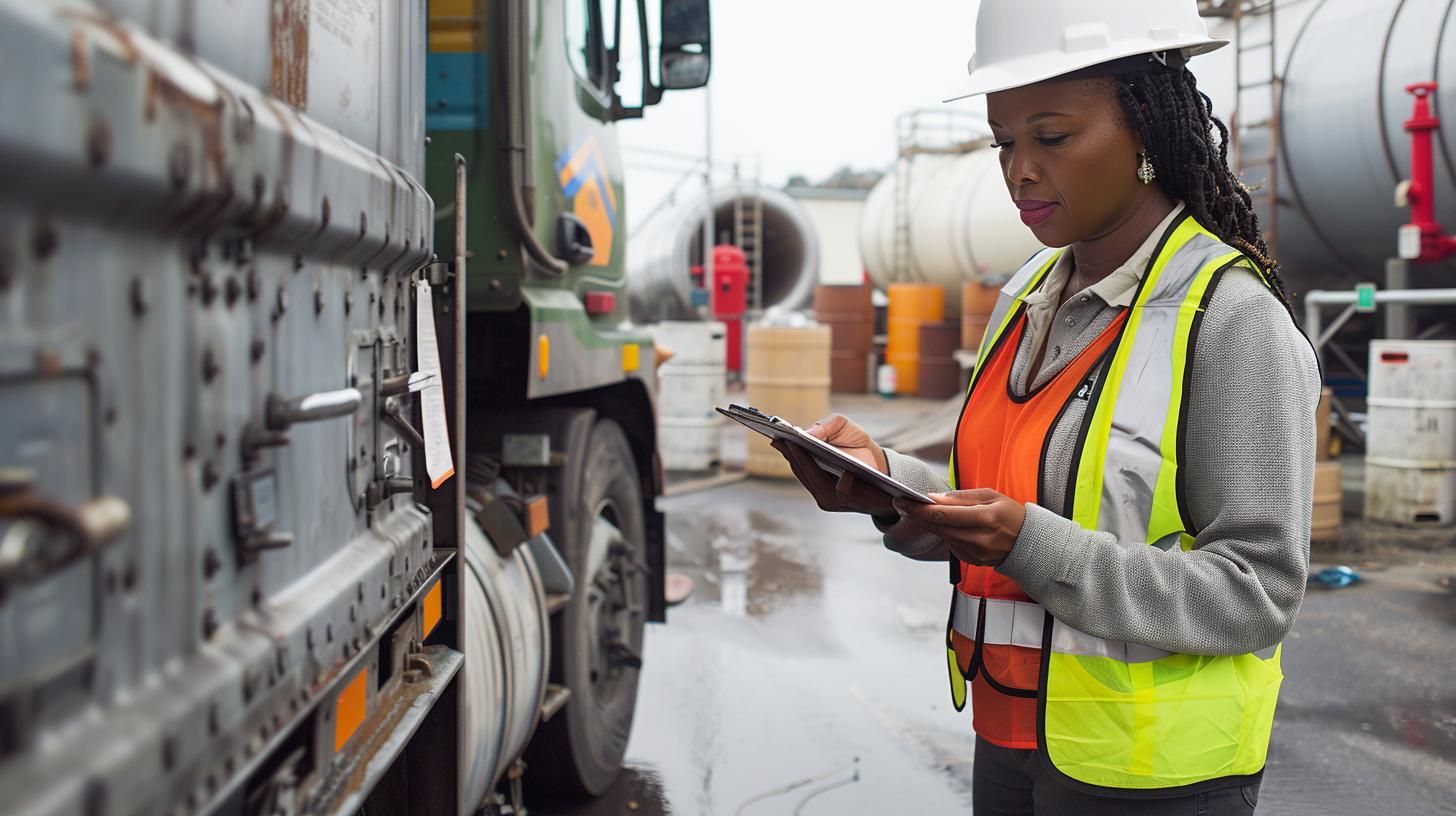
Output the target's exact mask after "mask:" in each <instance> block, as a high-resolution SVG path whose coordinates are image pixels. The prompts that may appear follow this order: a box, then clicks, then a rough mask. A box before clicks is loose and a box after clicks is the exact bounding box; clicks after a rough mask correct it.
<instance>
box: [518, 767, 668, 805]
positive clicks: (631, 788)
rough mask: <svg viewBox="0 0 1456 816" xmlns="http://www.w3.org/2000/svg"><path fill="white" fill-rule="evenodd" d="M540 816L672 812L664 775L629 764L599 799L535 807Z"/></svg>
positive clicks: (651, 769)
mask: <svg viewBox="0 0 1456 816" xmlns="http://www.w3.org/2000/svg"><path fill="white" fill-rule="evenodd" d="M531 812H532V813H535V814H538V816H618V814H622V815H623V816H626V815H627V814H630V816H665V815H666V814H670V813H672V809H671V808H670V807H669V806H668V804H667V795H666V794H665V793H664V792H663V788H662V776H661V775H660V774H659V773H658V772H657V770H656V769H654V768H653V767H652V766H650V765H628V766H627V767H625V768H623V769H622V773H621V774H620V775H619V776H618V777H617V781H616V782H615V783H613V784H612V786H611V787H610V788H608V789H607V792H606V793H604V794H602V795H601V796H600V797H598V798H596V799H593V800H589V801H586V802H579V803H574V804H545V805H533V806H532V807H531Z"/></svg>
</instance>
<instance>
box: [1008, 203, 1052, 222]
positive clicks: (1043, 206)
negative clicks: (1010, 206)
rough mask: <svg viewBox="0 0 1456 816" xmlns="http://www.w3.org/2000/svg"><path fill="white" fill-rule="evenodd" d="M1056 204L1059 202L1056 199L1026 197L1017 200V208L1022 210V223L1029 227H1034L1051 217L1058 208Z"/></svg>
mask: <svg viewBox="0 0 1456 816" xmlns="http://www.w3.org/2000/svg"><path fill="white" fill-rule="evenodd" d="M1056 206H1057V203H1056V202H1055V201H1036V200H1033V199H1026V200H1023V201H1018V202H1016V208H1017V209H1019V210H1021V223H1023V224H1025V225H1027V226H1028V227H1034V226H1036V225H1037V224H1040V223H1041V222H1043V221H1045V220H1047V219H1048V218H1051V217H1052V211H1053V210H1055V209H1056Z"/></svg>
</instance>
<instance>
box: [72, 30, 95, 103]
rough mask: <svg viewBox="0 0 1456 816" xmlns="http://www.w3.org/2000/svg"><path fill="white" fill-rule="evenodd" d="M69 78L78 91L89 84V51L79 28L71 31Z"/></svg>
mask: <svg viewBox="0 0 1456 816" xmlns="http://www.w3.org/2000/svg"><path fill="white" fill-rule="evenodd" d="M71 79H72V81H73V84H74V85H75V88H76V90H78V91H84V90H86V88H87V87H89V86H90V85H91V52H90V50H89V49H88V48H87V46H86V35H85V34H82V33H81V32H80V31H79V30H77V31H72V32H71Z"/></svg>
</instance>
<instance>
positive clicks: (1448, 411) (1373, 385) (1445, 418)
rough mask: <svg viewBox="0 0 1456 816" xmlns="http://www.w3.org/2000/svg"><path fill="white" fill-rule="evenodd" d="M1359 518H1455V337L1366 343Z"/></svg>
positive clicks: (1425, 521) (1445, 522)
mask: <svg viewBox="0 0 1456 816" xmlns="http://www.w3.org/2000/svg"><path fill="white" fill-rule="evenodd" d="M1369 405H1370V413H1369V431H1368V433H1367V435H1366V445H1365V450H1366V456H1365V517H1366V518H1368V519H1371V520H1373V521H1384V522H1390V523H1394V524H1406V525H1419V526H1449V525H1452V524H1456V341H1450V340H1377V341H1375V342H1373V343H1371V344H1370V396H1369Z"/></svg>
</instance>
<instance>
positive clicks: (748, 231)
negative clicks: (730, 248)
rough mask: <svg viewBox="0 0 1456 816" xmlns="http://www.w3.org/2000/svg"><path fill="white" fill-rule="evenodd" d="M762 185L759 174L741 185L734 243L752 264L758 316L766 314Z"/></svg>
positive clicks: (750, 288) (752, 302)
mask: <svg viewBox="0 0 1456 816" xmlns="http://www.w3.org/2000/svg"><path fill="white" fill-rule="evenodd" d="M736 172H737V171H736V170H735V174H736ZM758 183H759V181H758V173H757V171H755V172H754V178H753V182H752V183H751V184H749V185H746V186H745V185H743V184H740V185H738V192H737V195H735V196H733V244H734V246H737V247H738V248H739V249H741V250H743V255H744V260H745V262H746V263H747V265H748V292H749V301H748V304H749V309H751V310H752V311H753V312H754V313H755V314H758V313H761V312H762V311H763V196H761V195H759V192H758ZM710 285H711V284H710Z"/></svg>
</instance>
